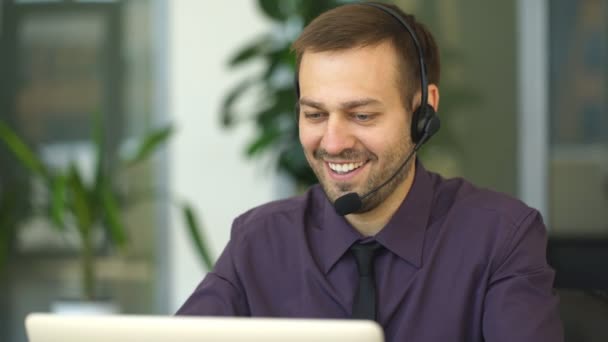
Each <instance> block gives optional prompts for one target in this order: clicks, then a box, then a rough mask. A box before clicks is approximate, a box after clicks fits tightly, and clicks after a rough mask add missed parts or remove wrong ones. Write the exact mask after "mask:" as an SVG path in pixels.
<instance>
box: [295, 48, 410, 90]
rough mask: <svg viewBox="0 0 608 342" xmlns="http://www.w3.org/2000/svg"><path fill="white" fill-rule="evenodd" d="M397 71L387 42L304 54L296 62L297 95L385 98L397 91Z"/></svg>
mask: <svg viewBox="0 0 608 342" xmlns="http://www.w3.org/2000/svg"><path fill="white" fill-rule="evenodd" d="M398 71H399V60H398V58H397V52H396V50H395V48H394V47H393V46H392V44H390V43H389V42H383V43H380V44H377V45H373V46H365V47H357V48H352V49H345V50H337V51H321V52H315V51H305V52H304V54H303V55H302V59H301V61H300V70H299V85H300V92H301V95H302V96H313V97H317V96H322V95H327V94H328V92H331V95H333V96H335V95H336V93H341V92H343V93H349V94H350V95H353V96H370V95H372V96H374V95H380V94H383V95H387V96H388V95H391V94H390V93H392V92H397V81H398V79H399V78H398V75H399V72H398ZM397 93H398V92H397ZM345 95H346V94H345Z"/></svg>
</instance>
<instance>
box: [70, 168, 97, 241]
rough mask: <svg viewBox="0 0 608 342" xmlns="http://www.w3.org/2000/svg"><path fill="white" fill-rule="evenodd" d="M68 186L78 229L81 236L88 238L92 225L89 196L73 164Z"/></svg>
mask: <svg viewBox="0 0 608 342" xmlns="http://www.w3.org/2000/svg"><path fill="white" fill-rule="evenodd" d="M68 186H69V189H70V193H71V195H72V201H71V202H72V206H73V208H72V210H73V212H74V216H75V217H76V222H77V224H78V229H79V230H80V234H81V235H82V236H88V235H89V234H90V233H91V226H92V224H93V212H92V210H91V207H92V205H91V203H90V201H89V194H88V193H87V190H86V188H85V186H84V183H83V182H82V177H80V174H79V173H78V169H77V168H76V166H75V165H74V164H72V165H70V171H69V177H68Z"/></svg>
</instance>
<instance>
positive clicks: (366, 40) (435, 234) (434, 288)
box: [178, 3, 563, 342]
mask: <svg viewBox="0 0 608 342" xmlns="http://www.w3.org/2000/svg"><path fill="white" fill-rule="evenodd" d="M293 47H294V51H295V54H296V61H297V66H298V78H297V82H296V84H297V93H298V106H297V107H298V110H297V115H298V119H297V120H298V123H299V129H300V142H301V144H302V147H303V149H304V152H305V154H306V158H307V160H308V162H309V164H310V166H311V168H312V169H313V171H314V172H315V174H316V175H317V178H318V179H319V183H320V185H317V186H313V187H312V188H311V189H309V190H308V191H307V192H306V193H305V194H304V195H302V196H299V197H295V198H291V199H287V200H282V201H277V202H273V203H269V204H266V205H263V206H260V207H257V208H254V209H252V210H250V211H248V212H246V213H244V214H243V215H241V216H239V217H237V218H236V219H235V221H234V224H233V227H232V234H231V239H230V241H229V243H228V245H227V246H226V248H225V250H224V252H223V253H222V255H221V257H220V258H219V260H218V262H217V264H216V266H215V269H214V270H213V271H212V272H210V273H209V274H207V276H206V277H205V279H204V280H203V281H202V282H201V284H200V285H199V286H198V287H197V288H196V290H195V291H194V293H193V294H192V295H191V297H190V298H189V299H188V300H187V301H186V303H185V304H184V305H183V306H182V308H181V309H180V310H179V311H178V314H185V315H236V316H266V317H305V318H360V319H372V320H375V321H377V322H378V323H379V324H380V325H381V326H382V327H383V329H384V332H385V336H386V339H387V341H418V342H425V341H530V342H532V341H535V342H536V341H562V340H563V338H562V328H561V323H560V320H559V315H558V310H557V305H558V300H557V298H556V297H555V295H554V293H553V290H552V284H553V276H554V273H553V271H552V270H551V268H550V267H549V266H548V265H547V262H546V257H545V250H546V242H547V241H546V240H547V238H546V230H545V226H544V224H543V222H542V218H541V217H540V214H539V213H538V212H537V211H536V210H534V209H532V208H530V207H528V206H526V205H525V204H524V203H522V202H520V201H518V200H515V199H513V198H510V197H508V196H506V195H503V194H499V193H495V192H492V191H489V190H485V189H480V188H477V187H475V186H473V185H472V184H470V183H469V182H467V181H465V180H463V179H444V178H442V177H441V176H439V175H438V174H435V173H432V172H430V171H427V170H426V169H425V168H424V167H423V165H422V164H421V163H420V162H419V161H418V160H417V159H416V158H415V153H416V151H417V150H418V148H420V147H421V146H422V144H423V143H425V142H426V140H428V139H429V138H430V137H431V136H432V135H433V134H434V133H435V132H436V130H437V129H438V127H439V119H438V116H437V115H436V114H435V112H436V111H437V110H438V107H439V74H440V73H439V56H438V50H437V46H436V44H435V42H434V39H433V37H432V35H431V34H430V32H429V31H428V30H427V29H426V28H425V27H424V25H422V24H420V23H418V22H416V20H415V19H414V17H413V16H411V15H406V14H405V13H403V12H401V11H400V10H399V9H398V8H397V7H395V6H392V5H379V4H377V3H366V4H349V5H344V6H341V7H338V8H336V9H333V10H331V11H328V12H326V13H324V14H322V15H321V16H319V17H318V18H317V19H315V20H314V21H313V22H312V23H311V24H310V25H309V26H307V27H306V28H305V30H304V32H303V33H302V35H301V36H300V37H299V38H298V40H297V41H296V42H295V43H294V46H293ZM419 62H422V66H421V64H420V63H419Z"/></svg>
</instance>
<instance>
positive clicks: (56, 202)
mask: <svg viewBox="0 0 608 342" xmlns="http://www.w3.org/2000/svg"><path fill="white" fill-rule="evenodd" d="M66 196H67V180H66V178H65V177H64V176H63V175H57V176H54V177H53V181H52V188H51V207H50V210H51V219H52V220H53V223H54V224H55V226H56V227H57V228H59V229H64V228H65V224H64V223H65V217H64V214H65V209H66V207H65V204H66V203H65V201H66Z"/></svg>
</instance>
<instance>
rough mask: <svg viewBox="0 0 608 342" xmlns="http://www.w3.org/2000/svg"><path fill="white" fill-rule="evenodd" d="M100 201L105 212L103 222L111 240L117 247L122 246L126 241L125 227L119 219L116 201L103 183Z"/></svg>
mask: <svg viewBox="0 0 608 342" xmlns="http://www.w3.org/2000/svg"><path fill="white" fill-rule="evenodd" d="M101 202H102V204H103V208H104V212H105V223H106V224H107V228H108V233H109V236H110V239H111V240H112V242H114V243H116V245H117V246H119V247H124V246H125V245H126V243H127V234H126V230H125V227H124V225H123V223H122V220H121V219H120V209H119V207H118V201H117V200H116V198H115V197H114V195H113V194H112V191H111V189H110V188H109V187H108V186H106V185H105V184H104V185H103V186H102V187H101Z"/></svg>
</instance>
